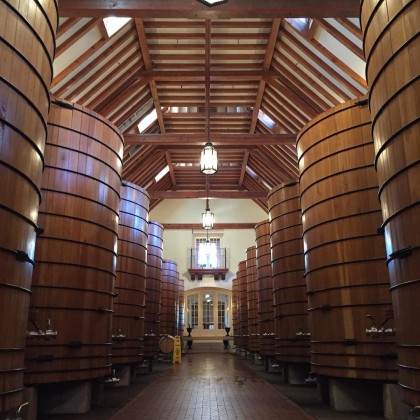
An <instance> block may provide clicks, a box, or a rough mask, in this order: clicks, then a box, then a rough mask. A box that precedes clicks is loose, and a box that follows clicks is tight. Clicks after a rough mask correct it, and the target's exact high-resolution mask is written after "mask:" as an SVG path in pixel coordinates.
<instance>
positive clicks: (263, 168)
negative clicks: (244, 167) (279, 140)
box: [249, 149, 290, 185]
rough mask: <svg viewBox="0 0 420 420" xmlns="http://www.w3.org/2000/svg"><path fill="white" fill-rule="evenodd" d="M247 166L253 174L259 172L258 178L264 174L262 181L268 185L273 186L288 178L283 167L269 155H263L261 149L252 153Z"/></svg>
mask: <svg viewBox="0 0 420 420" xmlns="http://www.w3.org/2000/svg"><path fill="white" fill-rule="evenodd" d="M249 166H250V167H251V169H252V170H253V171H254V172H259V173H260V176H261V174H264V179H265V181H266V182H267V183H268V184H269V185H275V184H276V183H278V182H279V181H284V180H286V179H288V178H289V177H290V175H289V174H288V173H287V172H286V171H285V170H284V169H283V167H281V166H280V165H278V163H277V162H275V161H273V159H272V156H271V155H269V154H267V153H264V152H263V151H262V150H261V149H259V150H257V151H254V152H252V154H251V158H250V161H249Z"/></svg>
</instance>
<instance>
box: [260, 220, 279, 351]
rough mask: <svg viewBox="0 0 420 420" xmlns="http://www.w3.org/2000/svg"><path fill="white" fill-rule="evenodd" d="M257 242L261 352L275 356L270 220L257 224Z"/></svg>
mask: <svg viewBox="0 0 420 420" xmlns="http://www.w3.org/2000/svg"><path fill="white" fill-rule="evenodd" d="M255 243H256V257H257V280H258V314H259V323H260V354H261V355H262V356H264V357H274V356H275V354H276V348H275V346H276V343H275V326H274V308H273V278H272V268H271V249H270V224H269V221H268V220H264V221H262V222H260V223H258V224H257V225H255Z"/></svg>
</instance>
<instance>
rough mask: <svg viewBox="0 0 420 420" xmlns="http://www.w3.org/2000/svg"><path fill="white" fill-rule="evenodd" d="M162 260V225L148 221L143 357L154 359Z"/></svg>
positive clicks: (157, 329)
mask: <svg viewBox="0 0 420 420" xmlns="http://www.w3.org/2000/svg"><path fill="white" fill-rule="evenodd" d="M162 260H163V225H161V224H160V223H158V222H155V221H149V235H148V240H147V280H146V308H145V322H144V328H145V336H144V349H143V354H144V357H147V358H154V357H157V356H158V354H159V339H160V312H161V289H162Z"/></svg>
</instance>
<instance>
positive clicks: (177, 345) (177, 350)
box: [172, 335, 181, 363]
mask: <svg viewBox="0 0 420 420" xmlns="http://www.w3.org/2000/svg"><path fill="white" fill-rule="evenodd" d="M172 363H181V337H180V336H179V335H176V336H175V337H174V354H173V358H172Z"/></svg>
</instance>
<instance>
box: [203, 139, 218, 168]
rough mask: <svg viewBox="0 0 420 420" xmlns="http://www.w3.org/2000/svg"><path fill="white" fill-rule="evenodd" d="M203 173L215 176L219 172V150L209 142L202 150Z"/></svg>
mask: <svg viewBox="0 0 420 420" xmlns="http://www.w3.org/2000/svg"><path fill="white" fill-rule="evenodd" d="M200 166H201V173H203V174H205V175H213V174H215V173H216V172H217V150H216V149H215V148H214V146H213V144H212V143H211V141H208V142H207V143H206V144H205V145H204V147H203V149H201V158H200Z"/></svg>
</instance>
